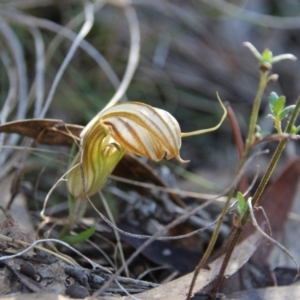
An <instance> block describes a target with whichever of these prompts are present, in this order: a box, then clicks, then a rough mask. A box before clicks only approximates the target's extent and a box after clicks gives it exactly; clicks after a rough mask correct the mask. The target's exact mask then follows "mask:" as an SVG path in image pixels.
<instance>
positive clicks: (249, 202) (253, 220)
mask: <svg viewBox="0 0 300 300" xmlns="http://www.w3.org/2000/svg"><path fill="white" fill-rule="evenodd" d="M247 203H248V206H249V212H250V216H251V220H252V224H253V226H254V227H255V228H256V229H257V230H258V231H259V232H260V233H261V234H262V235H263V236H264V237H265V238H267V239H268V241H270V242H271V243H273V244H275V245H276V246H277V247H278V248H279V249H280V250H282V251H283V252H284V253H285V254H286V255H287V256H288V257H289V258H290V259H291V260H292V261H293V262H294V263H295V265H296V268H297V274H296V278H297V277H298V276H299V271H300V270H299V265H298V262H297V261H296V259H295V258H294V256H293V255H292V254H291V253H290V251H289V250H288V249H286V248H285V247H284V246H283V245H282V244H280V243H279V242H277V241H276V240H274V239H273V238H272V237H270V236H269V235H268V234H266V233H265V232H264V231H263V230H262V229H261V228H260V226H259V225H258V223H257V221H256V219H255V216H254V212H253V207H252V198H249V199H248V200H247Z"/></svg>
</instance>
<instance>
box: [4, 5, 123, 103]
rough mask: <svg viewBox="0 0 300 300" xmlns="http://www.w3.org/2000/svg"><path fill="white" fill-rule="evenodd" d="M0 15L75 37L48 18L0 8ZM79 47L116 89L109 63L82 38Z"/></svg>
mask: <svg viewBox="0 0 300 300" xmlns="http://www.w3.org/2000/svg"><path fill="white" fill-rule="evenodd" d="M0 15H1V17H2V18H4V19H5V20H6V21H7V22H11V23H15V24H20V25H22V26H26V27H29V28H31V27H32V26H36V27H40V28H43V29H46V30H49V31H53V32H55V33H57V34H59V35H62V36H64V37H65V38H67V39H69V40H71V41H73V42H74V41H75V39H76V38H77V34H76V33H74V32H73V31H71V30H69V29H68V28H66V27H64V26H61V25H58V24H56V23H54V22H52V21H49V20H44V19H39V18H36V17H32V16H28V15H25V14H22V13H20V12H16V11H6V10H0ZM79 47H80V48H81V49H82V50H84V51H85V52H86V53H87V54H88V55H89V56H90V57H91V58H92V59H94V60H95V62H96V63H97V64H98V65H99V67H100V68H101V69H102V70H103V72H104V73H105V74H106V76H107V78H108V79H109V80H110V82H111V84H112V85H113V87H114V88H116V89H117V88H118V86H119V84H120V81H119V79H118V77H117V75H116V74H115V72H114V71H113V69H112V68H111V66H110V65H109V63H108V62H107V61H106V59H105V58H104V57H103V56H102V55H101V53H100V52H99V51H98V50H97V49H96V48H95V47H94V46H93V45H91V44H90V43H88V42H87V41H86V40H82V41H81V43H80V44H79ZM30 94H31V93H30ZM124 98H125V97H124Z"/></svg>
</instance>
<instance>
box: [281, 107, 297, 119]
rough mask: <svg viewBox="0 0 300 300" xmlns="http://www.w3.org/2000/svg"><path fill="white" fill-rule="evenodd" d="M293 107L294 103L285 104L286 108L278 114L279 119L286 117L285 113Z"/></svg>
mask: <svg viewBox="0 0 300 300" xmlns="http://www.w3.org/2000/svg"><path fill="white" fill-rule="evenodd" d="M294 109H295V105H290V106H287V107H286V108H284V109H283V110H282V111H281V112H280V114H279V118H280V120H282V119H284V118H285V117H287V115H288V114H289V113H290V112H292V111H293V110H294Z"/></svg>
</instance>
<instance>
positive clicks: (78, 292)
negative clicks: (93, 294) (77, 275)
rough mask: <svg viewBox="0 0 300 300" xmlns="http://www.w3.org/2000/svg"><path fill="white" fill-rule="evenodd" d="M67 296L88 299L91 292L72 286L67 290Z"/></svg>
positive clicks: (75, 285) (78, 286) (76, 285)
mask: <svg viewBox="0 0 300 300" xmlns="http://www.w3.org/2000/svg"><path fill="white" fill-rule="evenodd" d="M66 295H67V296H69V297H71V298H80V299H83V298H86V297H88V296H89V295H90V293H89V291H88V290H87V289H86V288H85V287H83V286H80V285H78V284H71V285H70V286H69V287H68V288H67V289H66Z"/></svg>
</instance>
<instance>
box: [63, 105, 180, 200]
mask: <svg viewBox="0 0 300 300" xmlns="http://www.w3.org/2000/svg"><path fill="white" fill-rule="evenodd" d="M180 147H181V130H180V127H179V124H178V122H177V121H176V119H175V118H174V117H173V116H172V115H171V114H169V113H168V112H166V111H164V110H162V109H159V108H154V107H152V106H150V105H147V104H143V103H139V102H126V103H121V104H117V105H115V106H113V107H110V108H108V109H105V110H103V111H102V112H100V113H99V114H98V115H97V116H96V117H95V118H94V119H92V120H91V122H90V123H88V125H87V126H86V127H85V128H84V130H83V131H82V133H81V154H80V155H79V154H78V155H77V157H76V158H75V159H74V161H73V164H72V165H73V169H72V170H71V171H70V173H69V175H68V188H69V191H70V193H71V194H72V195H73V196H74V197H76V198H85V197H84V195H85V193H86V194H87V195H88V196H92V195H93V194H95V193H96V192H97V191H98V190H99V189H100V188H101V187H102V186H103V184H104V183H105V181H106V179H107V177H108V176H109V175H110V174H111V172H112V171H113V170H114V168H115V167H116V165H117V164H118V162H119V161H120V159H121V158H122V157H123V155H124V154H125V152H126V151H129V152H132V153H134V154H136V155H139V156H145V157H148V158H150V159H152V160H154V161H159V160H161V159H163V158H164V157H166V158H167V159H171V158H176V159H177V160H178V161H180V162H185V161H184V160H182V159H181V157H180V154H179V150H180ZM80 163H81V164H82V170H83V172H82V170H81V168H80ZM76 165H77V166H76ZM82 173H83V174H82ZM83 183H84V186H85V188H83Z"/></svg>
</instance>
